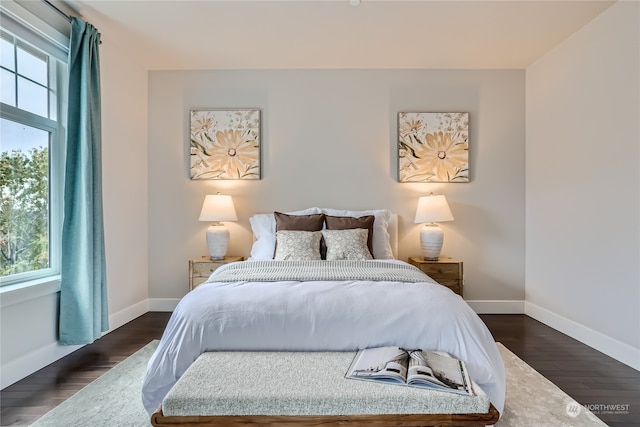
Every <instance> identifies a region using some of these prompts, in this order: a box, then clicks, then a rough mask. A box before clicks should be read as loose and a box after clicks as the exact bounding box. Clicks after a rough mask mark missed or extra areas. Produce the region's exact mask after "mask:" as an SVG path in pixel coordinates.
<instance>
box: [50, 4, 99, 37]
mask: <svg viewBox="0 0 640 427" xmlns="http://www.w3.org/2000/svg"><path fill="white" fill-rule="evenodd" d="M42 2H43V3H44V4H46V5H47V6H49V7H50V8H52V9H53V10H55V11H56V12H58V14H59V15H60V16H62V17H64V18H65V19H66V20H67V21H69V23H71V17H70V16H69V15H67V14H66V13H64V12H63V11H62V10H60V9H58V6H56V5H55V4H53V3H51V2H50V1H49V0H42ZM98 43H99V44H102V40H100V41H99V42H98Z"/></svg>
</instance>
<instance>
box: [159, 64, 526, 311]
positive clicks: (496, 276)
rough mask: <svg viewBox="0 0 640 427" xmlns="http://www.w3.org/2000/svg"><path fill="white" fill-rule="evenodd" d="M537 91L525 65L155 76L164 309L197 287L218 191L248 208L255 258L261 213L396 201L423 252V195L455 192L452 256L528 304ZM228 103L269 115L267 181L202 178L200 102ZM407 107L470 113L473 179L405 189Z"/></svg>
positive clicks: (489, 290) (243, 229)
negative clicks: (528, 176)
mask: <svg viewBox="0 0 640 427" xmlns="http://www.w3.org/2000/svg"><path fill="white" fill-rule="evenodd" d="M524 93H525V90H524V71H523V70H503V71H478V70H467V71H456V70H422V71H420V70H418V71H408V70H259V71H152V72H150V76H149V293H150V297H151V298H152V299H153V300H152V303H151V306H152V308H154V307H162V306H163V304H164V302H166V299H168V300H169V301H175V300H176V299H177V298H180V297H182V296H183V295H184V294H185V293H186V292H187V290H188V277H187V273H188V264H187V262H188V260H189V259H190V258H194V257H199V256H201V255H204V254H206V253H207V252H206V246H205V243H204V235H205V230H206V227H207V224H206V223H200V222H198V214H199V212H200V207H201V204H202V201H203V199H204V196H205V195H206V194H211V193H215V192H217V191H220V192H222V193H227V194H231V195H232V196H233V197H234V201H235V204H236V209H237V211H238V216H239V221H238V222H237V223H229V224H228V225H229V227H230V229H231V244H230V248H229V250H228V253H229V254H234V255H244V256H248V255H249V251H250V247H251V239H252V237H251V232H250V227H249V222H248V218H249V216H251V215H252V214H254V213H256V212H272V211H274V210H282V211H287V210H295V209H300V208H306V207H310V206H322V207H335V208H341V209H367V208H368V209H370V208H381V207H384V208H388V209H390V210H392V211H394V212H397V213H398V214H399V228H400V245H399V246H400V250H399V256H400V258H402V259H406V258H407V257H409V256H414V255H419V254H420V250H419V244H418V240H419V228H420V226H419V225H417V224H414V223H413V218H414V215H415V207H416V204H417V200H418V197H419V196H421V195H426V194H428V193H429V192H431V191H433V192H436V193H443V194H445V195H446V196H447V199H448V201H449V203H450V205H451V209H452V211H453V215H454V217H455V221H453V222H450V223H444V224H442V226H443V228H444V229H445V233H446V237H445V245H444V249H443V255H444V256H452V257H455V258H458V259H461V260H462V261H464V263H465V264H464V269H465V296H466V297H467V298H468V299H471V300H502V301H509V300H519V301H522V300H523V299H524V176H525V172H524V164H525V160H524V129H525V125H524V115H525V111H524V102H525V100H524ZM225 107H229V108H234V107H235V108H238V107H258V108H261V109H262V126H263V127H262V129H263V136H264V139H263V148H262V167H263V179H262V180H260V181H191V180H190V178H189V139H188V136H189V110H190V109H194V108H225ZM399 111H443V112H446V111H467V112H469V113H470V144H469V147H470V148H469V150H470V159H471V160H470V162H471V165H470V167H471V182H470V183H465V184H461V183H458V184H400V183H398V182H397V180H396V173H397V167H396V162H397V160H396V156H397V149H396V143H397V142H396V141H397V136H396V133H397V130H396V126H397V113H398V112H399ZM170 305H171V304H168V306H170ZM520 310H521V308H520ZM520 312H521V311H520Z"/></svg>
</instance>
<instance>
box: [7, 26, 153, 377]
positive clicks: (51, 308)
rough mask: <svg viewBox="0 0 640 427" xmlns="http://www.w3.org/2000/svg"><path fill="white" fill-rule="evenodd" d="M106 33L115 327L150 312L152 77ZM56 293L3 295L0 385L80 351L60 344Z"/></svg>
mask: <svg viewBox="0 0 640 427" xmlns="http://www.w3.org/2000/svg"><path fill="white" fill-rule="evenodd" d="M94 24H95V25H96V26H97V27H98V28H100V25H99V23H95V22H94ZM102 34H103V39H105V42H104V43H103V44H102V46H101V48H100V60H101V84H102V126H103V129H102V131H103V132H102V143H103V147H102V153H103V159H102V160H103V202H104V222H105V224H104V225H105V245H106V258H107V282H108V297H109V320H110V328H111V329H114V328H117V327H119V326H122V325H123V324H124V323H126V322H128V321H130V320H133V319H134V318H136V317H138V316H139V315H141V314H144V313H145V312H146V311H148V300H147V298H148V277H147V272H148V263H147V259H148V229H147V209H148V198H147V187H148V182H147V169H148V168H147V145H148V142H147V72H146V70H144V69H142V68H141V67H139V66H138V65H137V64H136V63H135V62H133V61H131V60H130V59H129V58H126V57H124V56H122V54H121V53H120V50H119V49H118V47H117V46H115V45H113V44H110V43H109V41H108V40H109V37H108V32H107V33H106V34H105V32H104V31H103V32H102ZM56 289H57V285H51V286H47V287H46V289H45V290H44V291H43V292H41V293H38V292H37V291H35V290H33V289H32V290H29V291H27V292H29V293H30V294H29V295H26V294H25V293H24V292H20V291H16V292H13V294H12V295H8V294H3V295H2V310H1V311H0V315H1V322H0V323H1V326H2V346H1V350H2V353H1V365H0V370H1V371H0V378H1V384H0V387H2V388H4V387H6V386H8V385H9V384H11V383H13V382H15V381H17V380H19V379H21V378H23V377H24V376H26V375H28V374H31V373H32V372H34V371H36V370H38V369H40V368H42V367H44V366H46V365H47V364H49V363H51V362H53V361H55V360H57V359H58V358H60V357H62V356H64V355H66V354H68V353H69V352H70V351H72V350H75V349H77V348H79V347H78V346H69V347H65V346H59V345H58V344H57V342H56V337H57V309H58V303H57V300H58V294H57V293H56V292H55V291H56Z"/></svg>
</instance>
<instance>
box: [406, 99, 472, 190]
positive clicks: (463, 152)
mask: <svg viewBox="0 0 640 427" xmlns="http://www.w3.org/2000/svg"><path fill="white" fill-rule="evenodd" d="M398 181H400V182H469V113H410V112H400V113H398Z"/></svg>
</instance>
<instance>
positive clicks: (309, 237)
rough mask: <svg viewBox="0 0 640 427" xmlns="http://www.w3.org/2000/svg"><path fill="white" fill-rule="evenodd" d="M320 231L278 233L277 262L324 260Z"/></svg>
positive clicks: (284, 231) (283, 231)
mask: <svg viewBox="0 0 640 427" xmlns="http://www.w3.org/2000/svg"><path fill="white" fill-rule="evenodd" d="M321 239H322V233H321V232H319V231H300V230H280V231H278V232H277V233H276V241H277V242H278V244H277V245H276V254H275V256H274V258H273V259H275V260H293V261H305V260H309V259H316V260H319V259H322V258H321V257H320V240H321Z"/></svg>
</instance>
